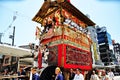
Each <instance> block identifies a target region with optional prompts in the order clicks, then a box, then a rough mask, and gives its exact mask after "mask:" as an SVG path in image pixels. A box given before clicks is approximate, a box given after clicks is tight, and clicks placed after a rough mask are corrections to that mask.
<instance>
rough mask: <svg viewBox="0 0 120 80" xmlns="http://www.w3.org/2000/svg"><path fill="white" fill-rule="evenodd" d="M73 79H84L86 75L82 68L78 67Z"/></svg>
mask: <svg viewBox="0 0 120 80" xmlns="http://www.w3.org/2000/svg"><path fill="white" fill-rule="evenodd" d="M73 80H84V76H83V74H82V73H81V70H80V69H76V74H75V77H74V79H73Z"/></svg>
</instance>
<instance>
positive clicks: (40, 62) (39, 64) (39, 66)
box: [38, 50, 42, 69]
mask: <svg viewBox="0 0 120 80" xmlns="http://www.w3.org/2000/svg"><path fill="white" fill-rule="evenodd" d="M38 68H39V69H40V68H42V53H41V50H39V51H38Z"/></svg>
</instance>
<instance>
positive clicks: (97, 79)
mask: <svg viewBox="0 0 120 80" xmlns="http://www.w3.org/2000/svg"><path fill="white" fill-rule="evenodd" d="M68 70H69V71H68V77H67V78H65V77H66V76H65V74H64V72H63V71H61V68H60V67H56V68H55V79H54V80H114V73H113V72H112V70H111V69H109V70H108V71H105V70H102V71H98V70H92V71H82V70H81V69H79V68H77V69H68ZM16 74H17V76H21V75H25V76H28V75H27V72H26V71H25V70H24V69H20V70H19V71H18V72H17V73H16ZM40 74H41V71H40V69H38V68H37V67H33V68H31V70H30V71H29V76H28V77H27V78H25V77H23V78H22V77H18V78H13V79H12V80H27V79H28V80H41V79H40ZM6 75H8V72H7V70H5V71H4V76H6ZM4 80H9V79H4Z"/></svg>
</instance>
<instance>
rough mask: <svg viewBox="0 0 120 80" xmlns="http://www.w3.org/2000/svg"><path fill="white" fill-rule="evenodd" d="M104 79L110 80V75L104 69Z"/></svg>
mask: <svg viewBox="0 0 120 80" xmlns="http://www.w3.org/2000/svg"><path fill="white" fill-rule="evenodd" d="M102 76H103V77H102V80H110V78H109V76H108V75H107V73H106V71H103V74H102Z"/></svg>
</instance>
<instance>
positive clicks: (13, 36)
mask: <svg viewBox="0 0 120 80" xmlns="http://www.w3.org/2000/svg"><path fill="white" fill-rule="evenodd" d="M14 39H15V26H14V27H13V35H12V46H14Z"/></svg>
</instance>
